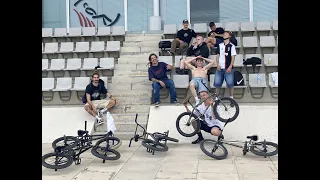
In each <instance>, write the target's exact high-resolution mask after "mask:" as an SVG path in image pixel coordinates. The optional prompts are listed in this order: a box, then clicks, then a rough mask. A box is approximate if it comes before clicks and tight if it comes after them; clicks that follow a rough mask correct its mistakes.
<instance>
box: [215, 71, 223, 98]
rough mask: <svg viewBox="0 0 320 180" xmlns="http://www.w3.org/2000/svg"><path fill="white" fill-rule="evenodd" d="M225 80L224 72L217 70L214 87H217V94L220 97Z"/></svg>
mask: <svg viewBox="0 0 320 180" xmlns="http://www.w3.org/2000/svg"><path fill="white" fill-rule="evenodd" d="M223 80H224V70H223V69H220V71H218V70H216V73H215V75H214V83H213V86H214V87H216V94H217V96H219V92H220V88H221V86H222V83H223Z"/></svg>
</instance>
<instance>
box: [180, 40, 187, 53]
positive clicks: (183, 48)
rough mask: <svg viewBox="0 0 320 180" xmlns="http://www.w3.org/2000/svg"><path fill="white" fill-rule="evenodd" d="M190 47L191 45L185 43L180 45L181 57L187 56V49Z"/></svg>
mask: <svg viewBox="0 0 320 180" xmlns="http://www.w3.org/2000/svg"><path fill="white" fill-rule="evenodd" d="M188 47H189V44H187V43H186V42H183V43H181V44H180V45H179V50H180V52H181V55H185V54H187V48H188Z"/></svg>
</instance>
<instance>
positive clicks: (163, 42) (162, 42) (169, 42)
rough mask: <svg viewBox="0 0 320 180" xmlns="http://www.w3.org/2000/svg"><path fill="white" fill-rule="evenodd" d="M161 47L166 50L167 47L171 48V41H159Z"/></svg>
mask: <svg viewBox="0 0 320 180" xmlns="http://www.w3.org/2000/svg"><path fill="white" fill-rule="evenodd" d="M159 48H160V49H162V50H164V49H167V48H171V41H168V40H166V41H160V42H159Z"/></svg>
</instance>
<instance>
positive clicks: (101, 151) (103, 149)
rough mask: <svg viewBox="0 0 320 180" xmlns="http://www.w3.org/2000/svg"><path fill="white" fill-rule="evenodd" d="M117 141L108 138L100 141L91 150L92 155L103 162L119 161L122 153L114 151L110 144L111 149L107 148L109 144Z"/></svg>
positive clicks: (114, 138)
mask: <svg viewBox="0 0 320 180" xmlns="http://www.w3.org/2000/svg"><path fill="white" fill-rule="evenodd" d="M117 139H118V138H116V137H108V138H106V139H101V140H99V141H98V142H97V143H96V144H95V145H94V146H93V147H92V149H91V153H92V155H94V156H96V157H97V158H100V159H103V160H118V159H119V158H120V156H121V155H120V153H119V152H118V151H116V150H114V149H112V148H111V147H112V146H111V145H110V144H109V147H107V142H109V143H110V142H112V141H117ZM118 140H119V139H118ZM118 142H119V141H118Z"/></svg>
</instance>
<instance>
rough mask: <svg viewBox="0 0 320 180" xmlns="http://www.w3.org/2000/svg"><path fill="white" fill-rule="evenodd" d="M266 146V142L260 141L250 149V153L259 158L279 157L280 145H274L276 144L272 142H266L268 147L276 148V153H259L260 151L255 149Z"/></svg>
mask: <svg viewBox="0 0 320 180" xmlns="http://www.w3.org/2000/svg"><path fill="white" fill-rule="evenodd" d="M263 144H264V141H260V142H255V143H253V144H252V145H251V147H250V151H251V152H252V153H253V154H255V155H257V156H274V155H277V154H278V144H276V143H274V142H270V141H266V145H268V146H272V147H274V148H275V150H274V151H271V152H261V151H258V150H255V149H254V147H256V146H257V145H260V146H261V145H263Z"/></svg>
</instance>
